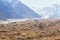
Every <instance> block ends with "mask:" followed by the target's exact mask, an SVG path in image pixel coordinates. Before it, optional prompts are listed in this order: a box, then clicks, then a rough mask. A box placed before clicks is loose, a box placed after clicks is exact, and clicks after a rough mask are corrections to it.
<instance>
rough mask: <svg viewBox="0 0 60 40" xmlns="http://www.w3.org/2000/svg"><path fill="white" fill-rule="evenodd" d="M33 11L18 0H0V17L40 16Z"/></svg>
mask: <svg viewBox="0 0 60 40" xmlns="http://www.w3.org/2000/svg"><path fill="white" fill-rule="evenodd" d="M40 17H41V16H40V15H38V14H37V13H36V12H35V11H33V10H32V9H31V8H29V7H28V6H26V5H25V4H23V3H22V2H20V1H19V0H10V1H9V0H0V19H13V18H14V19H22V18H40Z"/></svg>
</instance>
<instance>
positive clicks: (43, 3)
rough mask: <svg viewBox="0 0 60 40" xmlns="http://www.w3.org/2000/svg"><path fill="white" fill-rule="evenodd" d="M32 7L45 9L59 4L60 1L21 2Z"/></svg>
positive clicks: (37, 0)
mask: <svg viewBox="0 0 60 40" xmlns="http://www.w3.org/2000/svg"><path fill="white" fill-rule="evenodd" d="M20 1H22V2H23V3H24V4H26V5H28V6H30V7H37V8H43V7H46V6H51V5H52V4H59V3H60V0H20Z"/></svg>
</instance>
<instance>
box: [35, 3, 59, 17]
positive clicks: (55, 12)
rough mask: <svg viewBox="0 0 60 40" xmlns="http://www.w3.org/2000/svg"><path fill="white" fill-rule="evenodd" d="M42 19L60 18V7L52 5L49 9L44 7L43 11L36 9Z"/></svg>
mask: <svg viewBox="0 0 60 40" xmlns="http://www.w3.org/2000/svg"><path fill="white" fill-rule="evenodd" d="M36 10H37V12H38V13H39V14H40V15H41V17H42V18H60V5H59V4H53V5H52V6H50V7H44V8H43V9H36Z"/></svg>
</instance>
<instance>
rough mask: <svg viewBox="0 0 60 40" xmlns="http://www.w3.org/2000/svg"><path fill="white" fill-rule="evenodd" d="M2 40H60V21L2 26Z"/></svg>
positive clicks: (32, 21) (37, 20) (43, 20)
mask: <svg viewBox="0 0 60 40" xmlns="http://www.w3.org/2000/svg"><path fill="white" fill-rule="evenodd" d="M0 40H60V19H33V20H26V21H20V22H13V23H9V24H0Z"/></svg>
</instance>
